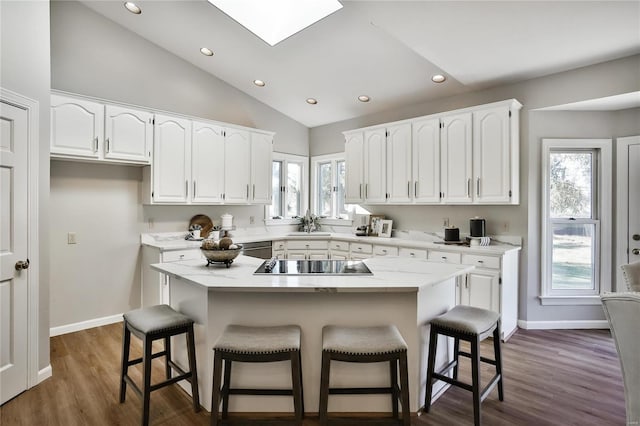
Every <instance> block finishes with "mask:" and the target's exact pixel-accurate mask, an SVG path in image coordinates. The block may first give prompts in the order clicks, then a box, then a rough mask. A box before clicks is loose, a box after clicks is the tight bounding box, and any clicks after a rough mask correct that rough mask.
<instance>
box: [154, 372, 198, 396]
mask: <svg viewBox="0 0 640 426" xmlns="http://www.w3.org/2000/svg"><path fill="white" fill-rule="evenodd" d="M180 380H189V382H191V373H190V372H189V373H187V374H181V375H180V376H176V377H172V378H170V379H168V380H165V381H164V382H162V383H158V384H156V385H151V386H150V387H149V391H150V392H153V391H154V390H158V389H161V388H163V387H165V386H169V385H170V384H173V383H175V382H179V381H180Z"/></svg>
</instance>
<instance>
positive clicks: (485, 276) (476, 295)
mask: <svg viewBox="0 0 640 426" xmlns="http://www.w3.org/2000/svg"><path fill="white" fill-rule="evenodd" d="M460 299H461V300H460V302H461V304H463V305H469V306H475V307H478V308H484V309H489V310H492V311H495V312H500V275H499V274H498V273H497V272H491V271H482V270H475V271H473V272H470V273H469V274H468V275H467V279H466V282H465V283H464V289H462V291H461V297H460Z"/></svg>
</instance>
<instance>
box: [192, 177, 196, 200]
mask: <svg viewBox="0 0 640 426" xmlns="http://www.w3.org/2000/svg"><path fill="white" fill-rule="evenodd" d="M193 196H194V198H195V196H196V181H195V180H194V181H193Z"/></svg>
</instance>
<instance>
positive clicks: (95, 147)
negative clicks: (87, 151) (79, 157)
mask: <svg viewBox="0 0 640 426" xmlns="http://www.w3.org/2000/svg"><path fill="white" fill-rule="evenodd" d="M93 152H98V137H97V136H96V137H95V138H94V139H93Z"/></svg>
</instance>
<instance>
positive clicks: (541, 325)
mask: <svg viewBox="0 0 640 426" xmlns="http://www.w3.org/2000/svg"><path fill="white" fill-rule="evenodd" d="M518 327H520V328H523V329H525V330H587V329H608V328H609V322H608V321H607V320H577V321H564V320H561V321H524V320H518Z"/></svg>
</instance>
